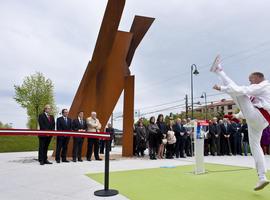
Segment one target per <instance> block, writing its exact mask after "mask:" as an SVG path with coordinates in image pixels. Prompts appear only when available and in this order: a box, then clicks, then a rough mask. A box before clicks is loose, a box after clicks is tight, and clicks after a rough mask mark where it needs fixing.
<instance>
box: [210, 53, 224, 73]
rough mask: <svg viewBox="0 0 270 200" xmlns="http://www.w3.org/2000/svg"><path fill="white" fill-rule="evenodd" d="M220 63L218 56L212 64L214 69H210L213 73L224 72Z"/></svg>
mask: <svg viewBox="0 0 270 200" xmlns="http://www.w3.org/2000/svg"><path fill="white" fill-rule="evenodd" d="M220 63H221V58H220V55H217V57H216V58H215V60H214V63H213V64H212V67H211V68H210V71H211V72H218V71H222V67H221V65H220Z"/></svg>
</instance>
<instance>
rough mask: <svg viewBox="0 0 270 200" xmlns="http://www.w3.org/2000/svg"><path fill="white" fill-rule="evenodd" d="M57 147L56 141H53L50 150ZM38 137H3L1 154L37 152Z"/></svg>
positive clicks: (1, 138) (0, 145) (1, 139)
mask: <svg viewBox="0 0 270 200" xmlns="http://www.w3.org/2000/svg"><path fill="white" fill-rule="evenodd" d="M54 146H55V139H52V141H51V143H50V146H49V149H53V147H54ZM37 150H38V137H36V136H1V137H0V153H1V152H20V151H37Z"/></svg>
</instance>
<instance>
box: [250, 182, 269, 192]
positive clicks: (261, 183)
mask: <svg viewBox="0 0 270 200" xmlns="http://www.w3.org/2000/svg"><path fill="white" fill-rule="evenodd" d="M269 183H270V181H269V180H267V179H266V180H259V181H258V183H257V185H256V186H255V187H254V190H255V191H258V190H262V189H263V188H264V187H265V186H267V185H268V184H269Z"/></svg>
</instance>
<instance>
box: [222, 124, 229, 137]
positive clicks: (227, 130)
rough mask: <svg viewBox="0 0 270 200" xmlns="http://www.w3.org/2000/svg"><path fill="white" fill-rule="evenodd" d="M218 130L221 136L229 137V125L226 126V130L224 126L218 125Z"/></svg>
mask: <svg viewBox="0 0 270 200" xmlns="http://www.w3.org/2000/svg"><path fill="white" fill-rule="evenodd" d="M220 130H221V135H222V136H224V135H230V134H231V133H230V131H231V125H230V124H227V129H226V128H225V125H224V124H220Z"/></svg>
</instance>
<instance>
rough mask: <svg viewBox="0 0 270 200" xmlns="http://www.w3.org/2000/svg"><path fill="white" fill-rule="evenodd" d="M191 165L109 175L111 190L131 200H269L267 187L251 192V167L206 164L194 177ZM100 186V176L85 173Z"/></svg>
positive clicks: (254, 179)
mask: <svg viewBox="0 0 270 200" xmlns="http://www.w3.org/2000/svg"><path fill="white" fill-rule="evenodd" d="M193 168H194V166H193V165H188V166H179V167H176V168H155V169H144V170H131V171H121V172H111V173H110V188H112V189H118V190H119V191H120V193H121V194H123V195H124V196H126V197H128V198H129V199H134V200H144V199H145V200H149V199H155V200H159V199H162V200H163V199H170V200H174V199H175V200H178V199H183V200H212V199H213V200H227V199H232V200H234V199H235V200H253V199H254V200H255V199H256V200H269V199H270V187H267V188H265V190H263V191H260V192H254V191H253V186H254V185H255V183H256V181H257V176H256V171H255V170H254V169H250V168H244V167H234V166H226V165H216V164H207V165H206V169H207V171H208V173H206V174H203V175H194V174H193V173H192V171H193ZM88 176H89V177H90V178H91V179H93V180H96V181H97V182H99V183H102V184H103V179H104V177H103V173H98V174H88Z"/></svg>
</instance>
